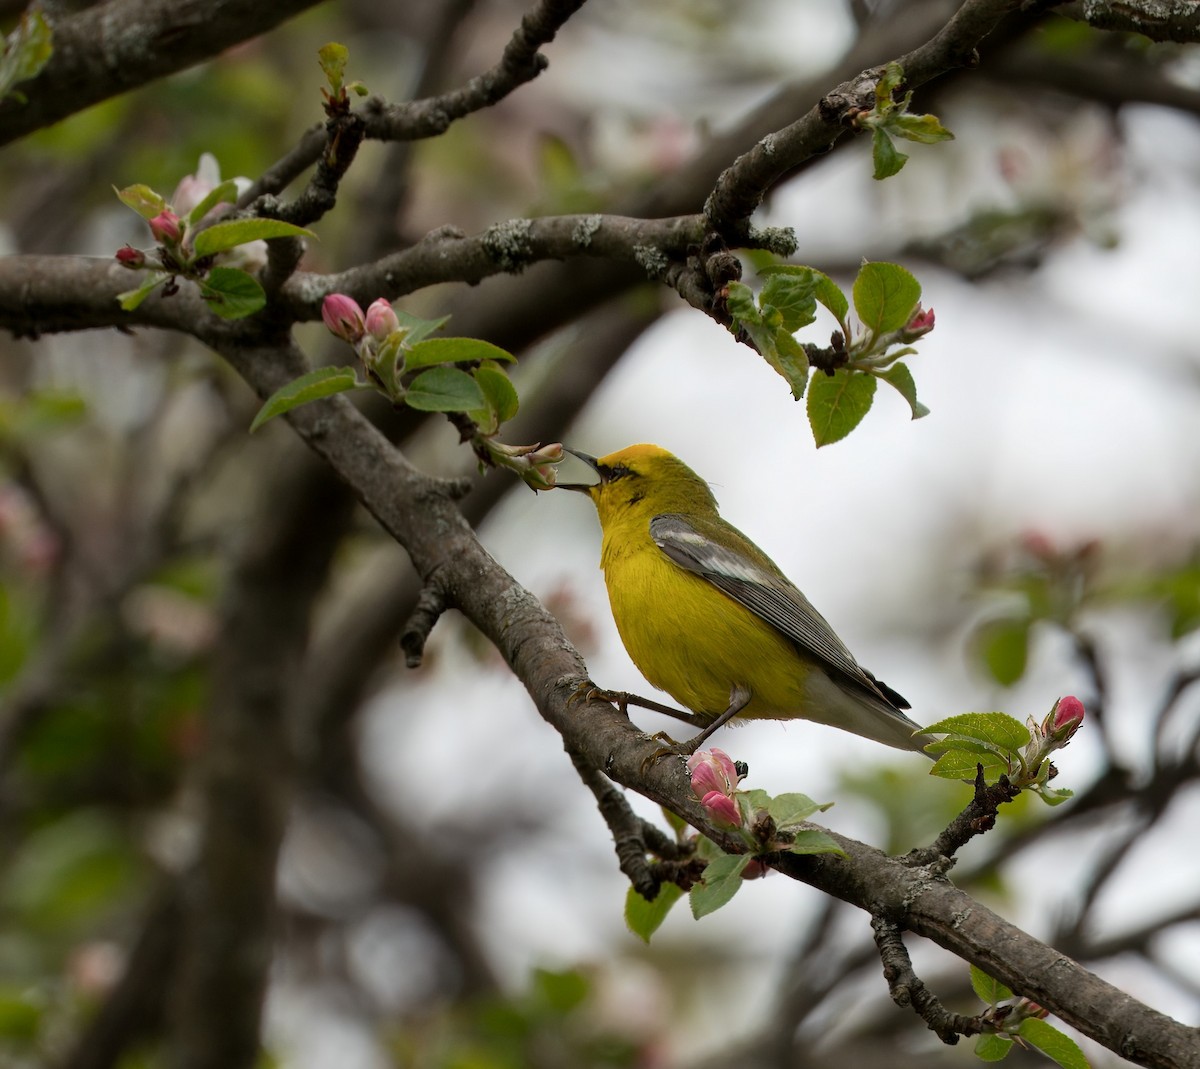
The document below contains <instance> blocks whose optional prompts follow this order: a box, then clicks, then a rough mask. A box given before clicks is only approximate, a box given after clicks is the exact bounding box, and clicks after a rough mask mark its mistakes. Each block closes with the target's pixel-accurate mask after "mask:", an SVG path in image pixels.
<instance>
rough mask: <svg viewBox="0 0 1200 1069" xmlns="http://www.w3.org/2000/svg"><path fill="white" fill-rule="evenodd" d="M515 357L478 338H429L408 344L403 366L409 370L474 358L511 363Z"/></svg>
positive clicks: (463, 361) (456, 362)
mask: <svg viewBox="0 0 1200 1069" xmlns="http://www.w3.org/2000/svg"><path fill="white" fill-rule="evenodd" d="M515 359H516V357H514V356H513V355H512V353H509V352H505V351H504V350H503V349H501V348H500V347H499V346H498V345H493V344H492V343H491V342H487V341H483V340H482V339H480V338H430V339H429V340H428V341H420V342H417V343H415V344H412V345H409V347H408V352H407V353H406V354H405V367H406V368H408V369H409V370H410V371H411V370H415V369H416V368H419V367H432V366H434V365H435V364H459V363H465V362H469V361H474V360H498V361H502V362H503V363H507V364H511V363H513V361H514V360H515Z"/></svg>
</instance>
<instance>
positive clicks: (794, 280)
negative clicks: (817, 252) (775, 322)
mask: <svg viewBox="0 0 1200 1069" xmlns="http://www.w3.org/2000/svg"><path fill="white" fill-rule="evenodd" d="M814 288H815V287H814V283H813V279H812V272H811V271H810V272H809V273H808V275H807V277H806V276H804V275H794V274H790V273H789V274H786V275H785V274H775V275H771V276H770V277H769V278H768V279H767V281H766V283H765V284H764V285H763V288H762V292H761V293H760V294H759V296H758V301H759V304H760V305H761V306H762V307H763V310H764V312H765V310H766V308H767V306H770V307H772V308H776V309H778V311H779V314H780V316H782V318H783V327H784V329H785V330H786V331H787V332H788V333H789V334H791V333H794V332H795V331H797V330H800V329H801V327H807V326H808V324H809V323H811V322H812V321H813V320H814V319H816V317H817V316H816V311H817V299H816V297H814V296H813V289H814Z"/></svg>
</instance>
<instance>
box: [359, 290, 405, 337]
mask: <svg viewBox="0 0 1200 1069" xmlns="http://www.w3.org/2000/svg"><path fill="white" fill-rule="evenodd" d="M366 322H367V333H368V334H370V335H371V337H372V338H374V339H375V340H376V341H383V340H384V339H385V338H387V336H388V335H389V334H392V333H393V332H395V331H397V330H399V329H400V320H399V319H397V318H396V313H395V311H394V310H393V309H392V306H391V305H390V304H388V302H387V301H386V300H385V299H384V298H383V297H380V298H379V299H378V300H377V301H372V302H371V304H370V305H369V307H368V308H367V321H366Z"/></svg>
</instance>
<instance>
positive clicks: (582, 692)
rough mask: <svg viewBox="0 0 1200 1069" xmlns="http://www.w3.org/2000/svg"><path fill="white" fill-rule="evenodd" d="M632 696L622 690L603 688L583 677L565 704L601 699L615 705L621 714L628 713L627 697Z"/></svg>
mask: <svg viewBox="0 0 1200 1069" xmlns="http://www.w3.org/2000/svg"><path fill="white" fill-rule="evenodd" d="M631 697H632V695H630V694H626V693H625V691H623V690H605V689H604V688H603V687H598V686H596V684H595V683H593V682H592V681H591V680H590V679H585V680H584V681H583V682H582V683H580V684H579V686H578V687H576V688H575V690H574V692H573V693H572V694H571V696H570V697H569V698H567V705H568V706H571V705H578V704H580V703H582V702H590V701H593V700H594V701H601V702H608V704H609V705H615V706H616V707H617V709H619V710H620V712H621V713H622V715H626V716H627V715H628V713H629V699H630V698H631Z"/></svg>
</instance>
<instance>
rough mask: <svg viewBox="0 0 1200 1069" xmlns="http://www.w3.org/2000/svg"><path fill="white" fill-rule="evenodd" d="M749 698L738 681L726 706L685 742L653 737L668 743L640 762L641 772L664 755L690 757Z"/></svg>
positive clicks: (746, 690) (743, 706)
mask: <svg viewBox="0 0 1200 1069" xmlns="http://www.w3.org/2000/svg"><path fill="white" fill-rule="evenodd" d="M750 698H751V694H750V688H749V687H744V686H742V684H740V683H735V684H734V686H733V687H732V688H731V689H730V691H729V706H728V708H727V709H726V710H725V711H724V712H723V713H722V714H721V715H720V716H718V717H717V718H716V720H714V721H712V723H710V724H707V725H706V726H705V728H704V730H703V731H701V732H699V733H698V734H697V735H694V736H692V738H690V739H688V740H687V742H676V741H675V740H674V739H671V738H669V737H668V736H666V735H656V736H655V738H658V739H662V740H664V741H665V742H668V743H670V745H669V746H664V747H663V748H662V749H661V750H655V751H654V753H652V754H651V755H650V756H649V757H647V758H646V760H645V761H643V762H642V773H643V774H645V771H646V769H647V768H649V767H650V766H651V765H652V764H654V762H655V761H658V760H661V759H662V758H664V757H668V756H672V755H674V756H679V757H690V756H691V755H692V754H694V753H695V752H696V751H697V750H698V749H700V746H701V744H702V743H704V742H705V741H706V740H707V739H709V738H710V737H711V736H712V734H713V732H715V731H716V730H717V729H718V728H722V727H724V726H725V725H726V724H728V723H729V721H730V720H732V719H733V718H734V717H735V716H737V715H738V713H740V712H741V711H742V710H743V709H745V708H746V706H747V705H749V704H750ZM693 722H694V721H693Z"/></svg>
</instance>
